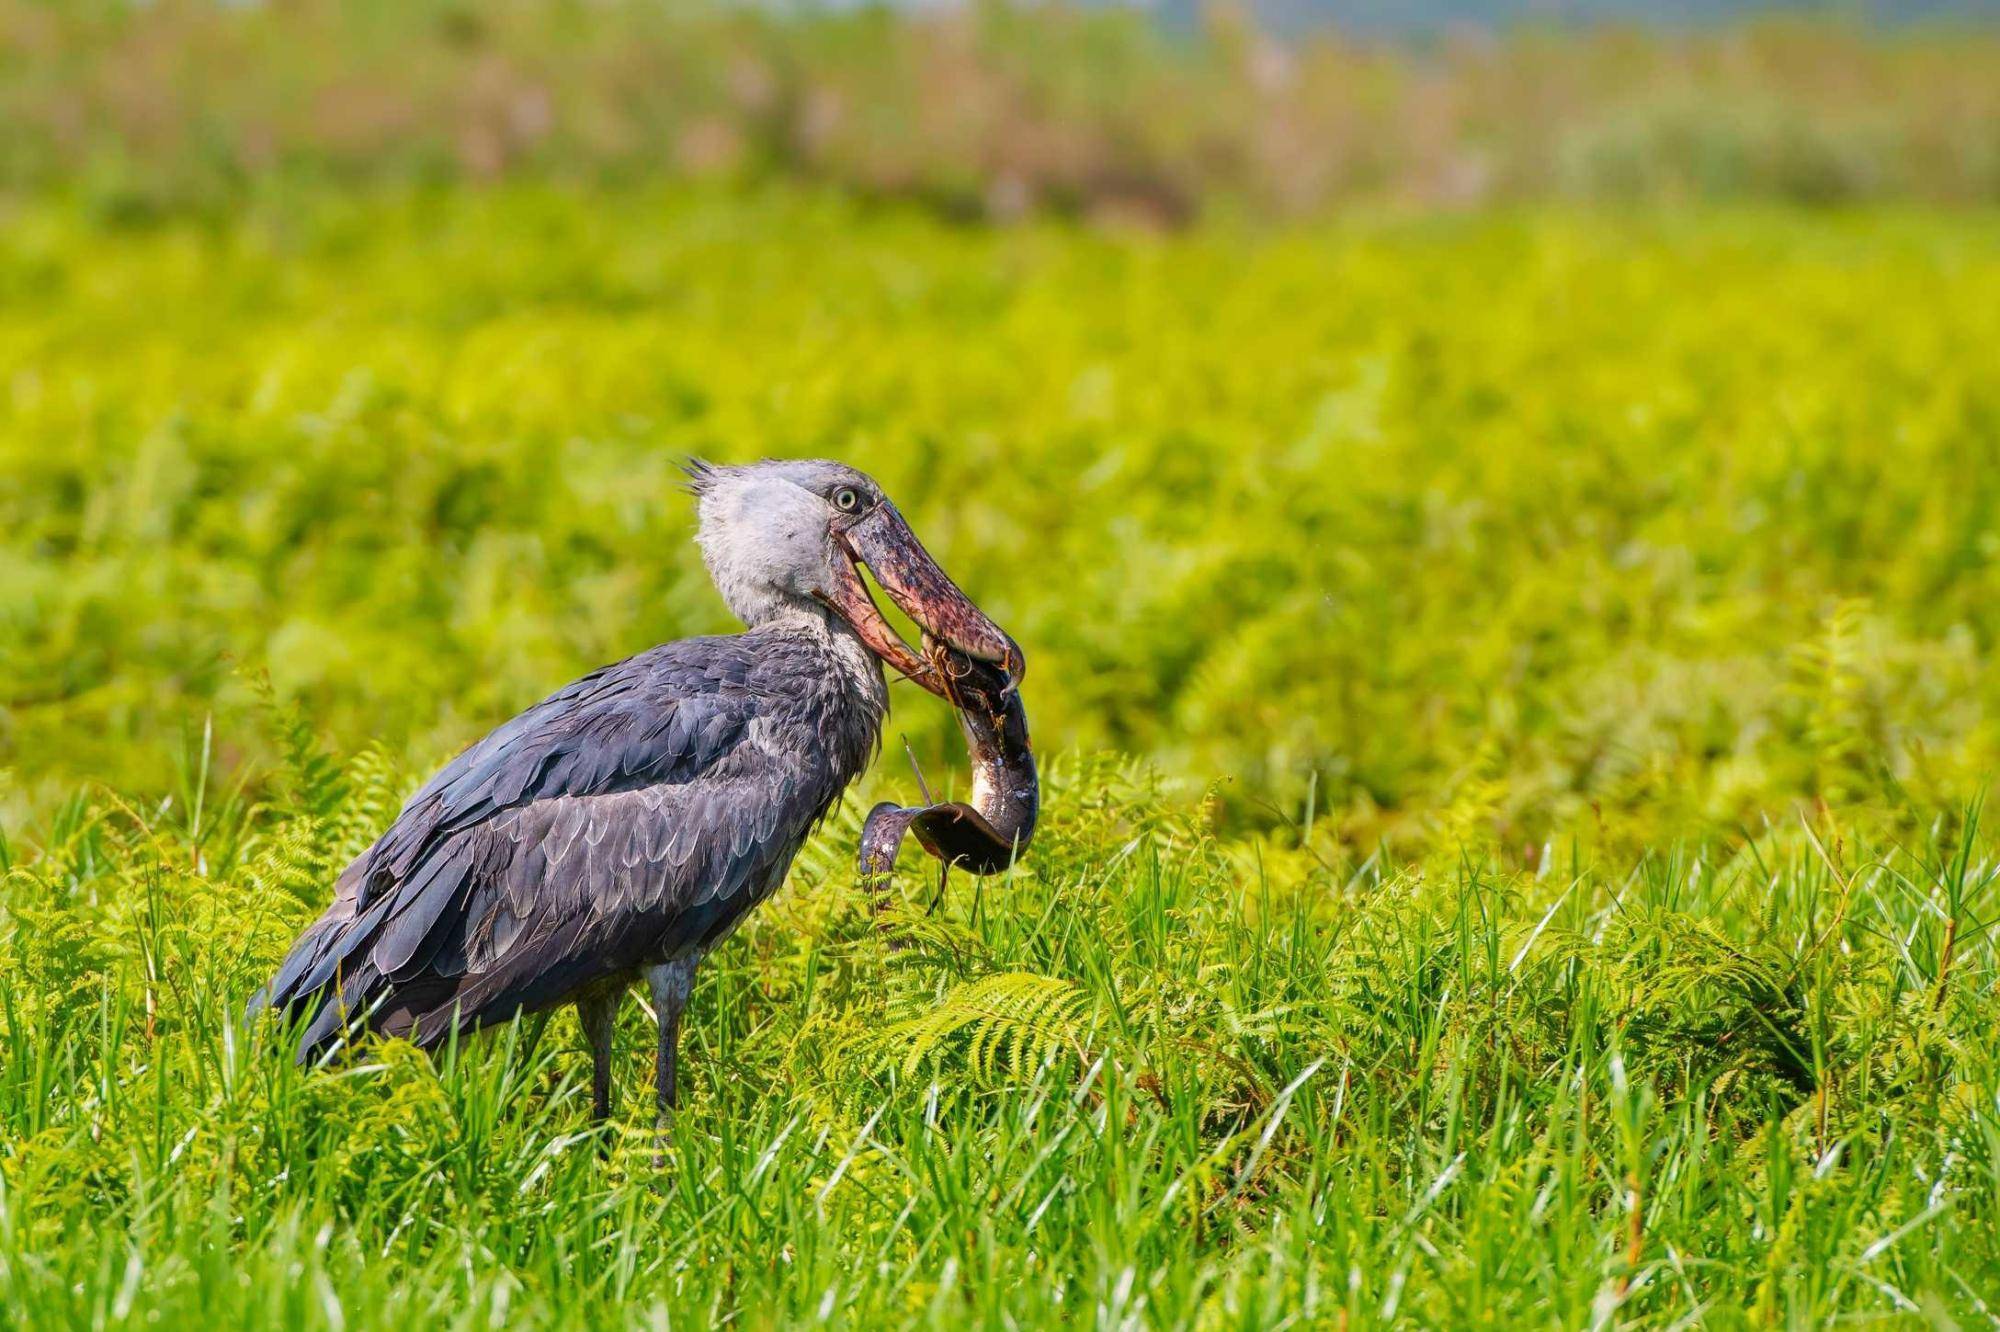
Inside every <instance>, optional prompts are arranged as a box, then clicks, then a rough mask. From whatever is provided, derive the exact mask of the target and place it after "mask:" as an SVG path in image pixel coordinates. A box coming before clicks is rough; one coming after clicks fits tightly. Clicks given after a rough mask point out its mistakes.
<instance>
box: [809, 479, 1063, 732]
mask: <svg viewBox="0 0 2000 1332" xmlns="http://www.w3.org/2000/svg"><path fill="white" fill-rule="evenodd" d="M833 539H834V541H835V542H836V543H837V544H838V546H839V547H840V550H841V553H842V554H844V555H845V556H846V559H844V560H836V561H835V562H834V563H835V566H836V568H835V573H834V586H833V587H832V588H830V589H828V590H827V591H826V593H825V594H824V599H825V600H826V602H827V603H828V604H829V605H831V606H832V607H833V608H834V610H835V611H836V612H838V613H839V614H840V616H841V618H842V619H844V620H846V621H847V622H848V623H849V624H850V625H852V626H854V631H855V632H856V633H858V634H860V635H861V641H862V642H864V643H866V644H867V645H868V649H869V651H871V652H873V653H874V654H875V655H876V656H878V657H880V658H881V659H882V660H883V661H884V662H886V663H887V664H888V665H889V666H891V667H893V668H895V669H896V670H898V671H900V672H902V673H903V674H904V675H906V676H908V677H909V678H910V679H912V680H915V681H916V682H917V683H918V684H920V685H922V686H923V687H924V688H926V689H928V690H930V691H931V692H932V693H933V694H936V695H937V696H938V697H939V698H942V699H946V700H948V701H951V702H954V703H955V702H956V701H957V698H956V690H955V688H954V684H953V681H954V679H955V677H956V676H957V675H958V674H959V672H958V671H957V670H955V669H954V665H953V662H952V654H954V653H957V654H962V655H963V656H965V657H970V658H972V659H973V660H974V661H981V662H986V663H988V664H989V665H992V666H995V667H998V668H999V669H1000V670H1001V671H1003V672H1005V674H1006V676H1007V677H1008V679H1009V680H1010V681H1012V682H1018V681H1019V680H1020V678H1021V675H1022V673H1023V672H1024V671H1025V669H1026V666H1027V663H1026V661H1025V660H1024V659H1023V657H1022V655H1021V648H1020V645H1019V644H1017V643H1015V642H1014V640H1013V639H1011V638H1009V637H1008V636H1007V635H1006V633H1005V632H1004V631H1002V630H1001V628H1000V626H999V625H997V624H995V623H993V621H992V620H990V619H988V618H987V617H986V615H985V613H984V612H983V611H981V610H980V609H979V607H977V606H975V605H973V604H972V600H971V598H969V597H967V596H966V595H965V593H963V592H961V591H959V589H958V584H956V583H954V582H952V581H951V578H950V577H949V576H948V575H947V574H946V573H945V571H944V570H943V569H940V568H939V567H938V564H937V561H936V560H934V559H932V558H931V556H930V552H929V551H927V550H925V549H924V547H923V543H922V542H920V541H918V540H917V534H916V533H915V532H912V531H911V530H910V525H909V523H908V522H906V521H904V518H903V515H902V514H900V513H898V512H897V511H896V506H895V505H893V504H891V503H889V502H888V501H887V500H883V501H881V502H880V503H877V504H875V505H874V506H872V507H871V508H870V509H869V510H868V511H867V512H866V513H863V514H860V515H858V516H857V517H855V518H854V519H852V520H850V521H848V522H845V523H836V524H835V525H834V527H833ZM861 565H866V566H867V567H868V571H869V572H870V573H872V574H873V575H875V581H876V582H878V583H880V584H881V585H882V590H883V591H885V592H887V593H888V594H889V599H890V600H891V601H893V602H895V603H896V605H897V606H898V607H899V608H900V609H901V610H902V612H903V613H904V614H905V615H907V616H909V617H910V618H911V619H912V620H914V621H916V623H917V625H918V627H919V628H921V629H922V630H923V631H924V634H923V648H924V650H923V652H922V653H921V654H920V653H919V652H917V651H916V650H915V649H913V648H911V647H910V646H909V645H908V644H907V643H905V642H903V640H902V639H901V638H899V637H898V636H897V634H896V631H895V630H894V629H893V628H891V627H890V625H889V622H888V621H887V620H886V619H884V618H883V617H882V611H881V609H880V608H879V607H878V606H876V604H875V598H874V597H872V596H871V595H869V592H868V584H867V582H866V581H865V580H864V579H863V578H862V577H861V571H860V567H859V566H861Z"/></svg>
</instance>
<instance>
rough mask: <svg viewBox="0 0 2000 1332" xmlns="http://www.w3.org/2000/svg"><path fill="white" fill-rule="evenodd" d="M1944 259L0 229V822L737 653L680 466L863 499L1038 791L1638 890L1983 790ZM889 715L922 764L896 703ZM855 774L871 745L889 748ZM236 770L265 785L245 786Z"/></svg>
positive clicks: (886, 236) (1714, 223)
mask: <svg viewBox="0 0 2000 1332" xmlns="http://www.w3.org/2000/svg"><path fill="white" fill-rule="evenodd" d="M1995 235H1996V230H1995V228H1994V227H1993V226H1992V225H1991V224H1990V221H1989V220H1986V219H1964V220H1958V221H1944V220H1936V219H1928V218H1921V217H1856V218H1846V219H1821V220H1817V221H1805V220H1801V219H1798V218H1788V217H1784V216H1776V215H1770V216H1766V215H1756V214H1730V215H1725V216H1713V215H1709V216H1695V217H1682V218H1675V219H1653V220H1647V221H1637V220H1621V219H1617V218H1612V217H1596V218H1592V217H1587V216H1584V217H1579V216H1543V217H1524V218H1512V219H1490V218H1489V219H1484V220H1469V219H1468V220H1463V221H1436V220H1432V221H1424V222H1398V221H1392V220H1378V221H1373V222H1355V223H1351V224H1348V225H1344V226H1326V227H1318V228H1313V229H1308V230H1302V231H1291V232H1280V233H1235V232H1221V231H1216V232H1204V233H1198V234H1194V235H1190V236H1187V237H1184V238H1179V239H1173V240H1165V241H1132V240H1116V239H1111V238H1106V237H1101V236H1088V235H1080V234H1077V233H1074V232H1070V231H1064V230H1060V229H1054V228H1028V229H1025V230H1020V231H1015V232H1009V233H1003V234H993V233H978V232H968V231H963V230H954V229H951V228H948V227H944V226H941V225H938V224H935V223H931V222H927V221H925V220H922V219H921V218H919V217H914V216H909V215H901V214H880V213H873V214H871V213H868V212H864V211H857V210H856V209H854V208H853V207H851V206H847V205H844V204H841V203H838V202H834V201H830V200H824V199H803V198H798V197H794V196H778V197H772V198H765V199H758V200H738V199H732V198H729V197H724V196H706V197H696V198H688V197H684V196H671V195H662V194H653V193H641V194H630V195H619V196H610V197H606V196H601V195H600V196H588V197H586V196H571V195H566V194H560V193H546V192H544V193H536V192H501V193H495V194H488V195H482V196H470V195H459V194H455V195H444V196H423V197H418V198H411V199H407V200H403V201H400V202H396V201H378V202H374V203H365V204H364V203H344V202H338V201H332V200H328V199H325V198H319V199H318V200H317V201H316V202H312V203H310V204H300V205H298V206H296V207H293V208H291V209H288V210H286V211H282V212H278V211H273V212H270V213H264V214H253V215H251V216H248V217H246V218H243V219H241V220H238V221H235V222H232V223H230V224H228V225H226V226H223V227H220V228H211V227H204V226H195V225H191V224H190V225H175V226H169V227H165V228H162V229H158V230H153V231H146V232H140V233H128V232H120V231H115V230H95V229H91V228H89V227H85V226H80V225H78V224H77V223H76V222H75V221H74V220H73V218H71V217H70V216H69V215H67V214H65V213H62V212H60V211H56V210H51V209H34V210H29V211H27V212H24V213H21V214H18V215H17V216H15V217H14V218H13V219H12V221H11V223H10V225H9V240H10V243H9V246H8V248H7V250H6V251H5V254H4V256H0V298H3V299H0V364H4V365H6V366H8V367H10V370H9V372H8V374H7V376H6V377H5V378H4V379H0V474H4V476H5V477H6V484H5V485H4V487H0V587H4V589H5V596H4V600H0V698H4V699H5V702H6V705H7V706H6V714H5V722H4V724H0V765H4V766H7V767H11V768H13V769H14V771H15V778H16V780H15V783H14V786H13V789H12V793H11V794H8V795H5V796H0V810H7V811H10V812H11V814H12V816H13V817H15V818H17V819H18V818H19V817H20V816H22V815H23V814H25V813H27V812H28V811H30V810H35V809H42V808H46V807H47V806H48V805H49V804H50V803H51V802H52V801H53V800H55V799H56V798H58V797H60V796H61V795H62V794H64V793H66V792H67V790H68V789H69V788H70V787H71V786H72V785H73V784H74V783H75V782H77V781H79V780H85V779H88V780H101V781H108V782H110V783H112V784H113V785H114V786H116V787H119V788H120V789H135V788H136V789H140V790H146V791H161V790H165V789H167V788H169V787H170V786H172V785H173V784H174V782H176V781H177V780H184V777H177V776H176V774H177V773H180V774H185V773H186V772H187V771H189V770H191V769H192V768H193V767H194V766H195V765H196V764H197V762H198V761H199V751H200V749H201V745H202V739H201V737H202V734H203V724H204V718H205V717H206V716H207V715H208V713H209V710H210V709H211V708H212V707H218V706H219V707H220V709H221V711H220V712H219V713H217V715H216V719H215V725H214V728H213V753H214V762H215V763H216V764H217V766H218V767H219V768H220V769H222V770H224V771H236V770H238V769H239V768H240V766H241V764H240V759H241V758H242V757H243V756H244V747H245V746H246V745H249V744H253V743H254V742H255V737H256V736H257V735H258V734H260V733H261V728H259V727H257V726H255V725H253V724H252V720H251V717H250V715H249V714H250V713H251V712H252V711H253V710H254V709H253V706H252V705H254V703H255V698H256V688H255V681H256V680H257V678H258V675H259V673H260V672H262V671H265V670H268V672H269V674H270V677H271V679H272V681H273V682H274V685H275V687H276V690H277V693H278V694H279V695H280V696H281V697H283V698H284V699H286V700H289V701H293V702H296V703H298V704H299V705H301V706H302V707H303V709H304V712H303V715H304V716H305V717H306V718H308V719H309V720H310V722H311V724H312V726H314V727H316V728H318V729H319V730H320V731H321V732H322V733H323V734H324V735H325V736H326V737H327V738H328V739H329V740H330V742H331V744H332V746H333V748H334V750H335V751H336V752H343V753H346V752H353V751H355V750H358V749H359V748H360V747H361V746H362V745H363V744H364V743H365V742H367V741H369V740H371V739H377V738H379V739H381V740H383V741H384V742H385V743H386V744H387V745H388V746H389V747H390V749H391V751H395V752H401V751H402V750H404V749H406V748H407V749H411V750H413V751H414V757H415V763H414V765H413V766H415V767H418V768H421V767H422V766H423V765H424V764H425V763H427V762H430V761H433V760H435V759H436V758H437V757H440V756H441V755H442V754H444V753H445V752H447V751H449V750H450V749H452V748H453V747H455V746H457V745H459V744H462V743H463V742H464V741H466V740H467V739H469V738H471V737H472V736H474V735H476V734H478V733H479V732H481V731H483V730H484V729H485V728H486V727H488V726H490V725H491V724H493V723H494V722H495V721H497V720H499V719H500V718H502V717H504V716H505V715H507V714H508V713H510V712H511V711H512V710H514V709H517V708H519V707H521V706H523V705H525V704H527V703H528V702H531V701H533V700H534V699H536V698H538V697H540V696H541V695H542V694H543V693H545V692H546V691H547V690H548V689H550V688H551V687H552V686H553V685H555V684H557V683H560V682H562V681H564V680H567V679H569V678H572V677H573V676H575V675H576V674H578V673H580V672H581V671H583V670H585V669H588V668H589V667H592V666H595V665H598V664H600V663H602V662H604V661H607V660H611V659H615V658H617V657H619V656H622V655H625V654H627V653H629V652H632V651H635V650H637V649H639V648H642V647H645V646H647V645H650V644H651V643H654V642H656V641H659V640H661V639H664V638H669V637H673V636H676V635H679V634H684V633H688V632H694V631H701V630H713V629H718V628H722V627H725V626H726V624H727V619H726V616H725V615H724V614H723V612H722V610H721V608H720V606H719V604H718V603H717V601H716V599H715V597H714V595H713V593H712V591H711V590H710V589H709V588H708V586H707V583H706V580H705V579H704V577H703V576H702V574H701V572H700V570H699V566H698V563H697V561H696V558H695V552H694V550H693V547H692V546H691V545H690V543H689V541H688V539H687V538H688V533H689V527H690V515H689V513H688V507H687V504H686V501H685V499H684V498H683V497H682V496H680V495H679V494H678V493H677V491H676V490H675V481H676V476H677V473H676V471H675V460H676V458H677V457H678V456H679V455H681V454H683V453H702V454H708V455H713V456H716V457H719V458H725V459H742V458H750V457H755V456H759V455H763V454H834V455H838V456H841V457H844V458H848V459H851V460H852V461H854V462H856V463H859V464H861V465H862V466H864V467H866V468H869V469H871V470H872V471H874V472H875V473H876V474H877V475H878V476H879V477H880V478H881V479H882V480H883V482H884V483H885V484H886V485H887V486H888V488H889V490H890V492H891V493H892V494H894V495H895V496H896V497H897V499H898V501H899V502H900V503H902V504H903V505H904V506H905V508H906V509H908V510H909V512H910V513H911V516H912V518H913V519H914V521H915V522H916V525H917V527H918V529H919V530H920V531H921V532H922V533H923V534H924V536H925V538H926V539H927V540H928V541H929V542H930V544H931V545H932V546H933V548H934V549H935V550H936V551H937V552H938V553H939V555H940V557H941V558H942V559H943V560H944V562H945V563H946V565H947V566H948V567H950V568H951V569H952V570H954V571H955V572H956V573H957V574H958V575H959V576H960V577H961V578H962V579H963V580H964V581H965V582H966V583H967V584H968V585H969V586H970V587H971V589H972V590H973V591H974V593H975V594H976V595H977V596H978V597H979V599H980V600H982V601H983V602H984V603H985V604H986V605H987V607H988V608H989V609H990V610H991V611H992V612H993V613H994V614H995V615H996V616H997V617H998V618H999V619H1000V621H1001V622H1002V623H1004V624H1006V625H1007V626H1008V627H1009V628H1010V629H1011V630H1012V631H1013V632H1014V633H1015V634H1016V635H1017V636H1018V637H1019V638H1020V639H1021V641H1022V642H1024V643H1025V644H1027V645H1028V650H1029V653H1030V656H1031V658H1032V661H1033V676H1032V678H1031V680H1030V682H1029V686H1028V694H1029V700H1030V703H1031V704H1032V709H1033V720H1034V723H1035V730H1036V735H1037V736H1038V737H1039V738H1040V741H1041V744H1042V745H1043V746H1044V747H1045V748H1050V747H1053V748H1055V749H1066V748H1076V749H1081V750H1085V751H1093V750H1098V749H1107V748H1108V749H1116V750H1122V751H1127V752H1131V753H1137V754H1144V755H1146V756H1148V757H1149V758H1150V759H1152V760H1153V761H1154V762H1156V763H1157V764H1159V765H1160V766H1161V767H1162V768H1163V769H1164V770H1165V771H1166V772H1167V773H1168V774H1169V775H1171V776H1175V777H1181V778H1186V779H1189V780H1191V781H1193V782H1196V783H1200V784H1203V785H1206V784H1207V783H1209V782H1211V781H1219V782H1220V783H1221V785H1220V786H1219V788H1218V790H1217V794H1218V795H1219V797H1220V799H1221V801H1222V803H1223V805H1224V807H1226V808H1227V809H1228V810H1229V811H1230V812H1231V813H1232V815H1233V816H1234V817H1236V818H1238V819H1248V820H1250V821H1251V822H1254V823H1270V822H1273V821H1275V814H1274V812H1273V810H1272V809H1271V808H1269V807H1270V806H1276V807H1278V808H1280V809H1282V811H1283V812H1284V815H1285V817H1287V818H1290V819H1293V820H1294V821H1297V822H1301V823H1302V822H1303V817H1302V816H1303V814H1304V807H1305V804H1306V799H1307V795H1308V786H1309V784H1312V791H1311V794H1312V798H1313V802H1314V805H1315V814H1316V830H1317V831H1318V832H1319V833H1320V834H1321V835H1323V836H1325V837H1327V838H1329V839H1334V840H1337V841H1341V842H1344V843H1346V844H1348V845H1352V846H1357V847H1360V848H1363V849H1364V850H1365V849H1367V848H1371V847H1372V846H1373V845H1374V844H1375V842H1376V841H1377V840H1378V839H1380V838H1383V837H1387V838H1390V839H1392V840H1401V841H1405V842H1406V843H1408V844H1412V845H1414V844H1419V843H1421V842H1422V841H1423V840H1424V839H1426V838H1428V837H1430V836H1432V835H1433V834H1442V835H1443V836H1444V839H1445V840H1446V841H1447V842H1459V841H1464V840H1466V839H1468V838H1477V839H1494V840H1497V842H1498V843H1500V844H1501V845H1502V846H1503V847H1504V848H1505V850H1506V852H1507V854H1508V855H1510V856H1512V857H1515V858H1521V857H1524V856H1525V857H1527V858H1528V859H1529V860H1532V859H1533V858H1534V856H1536V855H1538V854H1539V852H1537V851H1535V850H1533V848H1535V847H1538V846H1539V845H1540V844H1541V843H1542V842H1543V841H1544V840H1545V839H1546V838H1547V837H1548V836H1549V835H1550V834H1551V833H1552V832H1553V833H1561V834H1564V835H1566V834H1567V833H1569V832H1571V831H1575V830H1577V829H1578V828H1582V829H1583V830H1585V831H1586V832H1587V833H1589V834H1590V835H1592V836H1595V835H1596V832H1597V830H1598V829H1599V828H1603V829H1608V830H1609V831H1610V832H1611V833H1612V835H1614V836H1616V837H1619V838H1622V839H1624V841H1625V843H1626V845H1628V846H1636V845H1641V844H1644V843H1645V842H1646V841H1648V840H1650V839H1652V838H1655V837H1657V836H1659V835H1661V834H1663V833H1664V834H1671V833H1674V832H1677V831H1681V830H1684V829H1687V828H1689V827H1694V826H1719V827H1724V828H1729V827H1734V826H1736V825H1737V824H1739V823H1742V822H1745V821H1754V820H1756V819H1758V818H1761V817H1763V816H1765V815H1767V814H1771V813H1774V812H1780V811H1782V810H1783V809H1785V808H1787V807H1788V805H1789V803H1790V802H1793V801H1795V800H1799V799H1818V798H1823V799H1826V800H1829V801H1832V802H1834V803H1836V804H1844V803H1864V804H1881V803H1882V802H1884V801H1885V800H1891V799H1893V798H1900V796H1902V795H1909V796H1912V797H1914V798H1916V799H1917V800H1918V802H1919V803H1920V804H1926V803H1928V804H1936V803H1938V802H1944V803H1950V802H1952V801H1954V800H1956V799H1957V798H1959V797H1961V796H1963V795H1965V794H1968V793H1969V792H1970V791H1971V790H1972V789H1973V787H1974V785H1975V784H1976V783H1979V782H1981V781H1983V780H1984V779H1985V778H1986V777H1987V776H1988V775H1989V774H1990V772H1991V770H1992V769H1993V766H1994V759H1995V757H1996V753H2000V741H1996V737H1995V733H1994V730H1993V727H1992V724H1991V723H1990V721H1989V720H1988V718H1989V715H1990V714H1991V712H1992V706H1991V705H1992V703H1993V702H1994V701H1995V691H1994V684H1993V681H1994V679H1995V678H1996V677H1995V674H1994V672H1993V671H1992V670H1990V669H1989V662H1990V654H1991V651H1992V643H1993V641H1994V639H1995V636H1996V632H2000V618H1996V616H2000V611H1996V607H2000V564H1996V561H1995V553H1996V550H2000V546H1996V538H1995V536H1994V535H1993V530H1992V529H1993V527H1994V521H1995V501H1996V496H2000V483H1996V482H1995V480H1994V478H1995V477H1996V476H2000V468H1996V465H1995V464H1996V461H2000V458H1996V455H2000V377H1996V376H1995V374H1994V373H1993V365H1992V363H1993V357H1992V355H1991V349H1992V348H1993V347H1995V346H2000V243H1996V241H1995V239H1994V237H1995ZM896 725H897V727H898V728H899V729H908V730H909V731H911V733H912V734H913V736H914V738H915V739H916V740H917V741H918V752H919V755H920V757H921V758H922V759H923V760H924V761H925V762H926V763H927V764H930V765H932V766H941V765H943V764H945V763H946V762H947V761H948V759H949V757H950V755H951V754H952V753H953V750H954V747H955V743H956V741H955V737H954V736H951V735H949V734H948V732H949V723H948V719H947V718H946V717H944V716H943V715H942V713H941V710H939V709H936V708H932V707H927V706H925V705H924V703H923V702H922V701H921V700H914V701H913V703H912V705H911V706H907V707H905V708H904V709H902V710H901V711H900V712H899V714H898V717H897V721H896ZM891 747H892V748H895V747H896V746H895V745H894V743H893V740H892V746H891ZM253 756H261V755H253Z"/></svg>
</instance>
